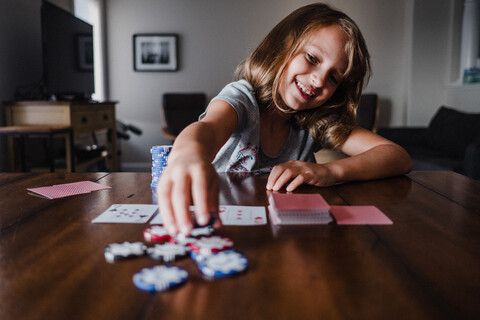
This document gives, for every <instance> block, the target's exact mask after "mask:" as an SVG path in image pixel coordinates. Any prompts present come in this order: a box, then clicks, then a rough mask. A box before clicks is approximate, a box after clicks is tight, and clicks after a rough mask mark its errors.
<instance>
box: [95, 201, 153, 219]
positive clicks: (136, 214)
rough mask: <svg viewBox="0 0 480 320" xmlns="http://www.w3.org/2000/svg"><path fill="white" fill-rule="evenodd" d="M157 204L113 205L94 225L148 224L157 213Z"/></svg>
mask: <svg viewBox="0 0 480 320" xmlns="http://www.w3.org/2000/svg"><path fill="white" fill-rule="evenodd" d="M157 209H158V206H157V205H155V204H113V205H111V206H110V208H108V209H107V210H106V211H104V212H103V213H102V214H100V215H99V216H98V217H96V218H95V219H93V220H92V222H93V223H146V222H147V221H148V220H149V219H150V218H151V217H152V215H153V214H154V213H155V212H156V211H157Z"/></svg>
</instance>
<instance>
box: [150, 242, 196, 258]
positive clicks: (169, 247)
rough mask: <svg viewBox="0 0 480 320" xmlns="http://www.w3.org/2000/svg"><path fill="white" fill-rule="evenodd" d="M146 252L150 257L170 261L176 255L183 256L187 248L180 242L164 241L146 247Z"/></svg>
mask: <svg viewBox="0 0 480 320" xmlns="http://www.w3.org/2000/svg"><path fill="white" fill-rule="evenodd" d="M147 254H148V255H149V256H150V258H152V259H155V260H163V261H165V262H171V261H174V260H175V259H176V258H177V257H184V256H185V255H186V254H187V249H186V248H185V246H183V245H181V244H175V243H165V244H157V245H155V246H154V247H151V248H147Z"/></svg>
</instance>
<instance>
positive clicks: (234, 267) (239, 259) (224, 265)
mask: <svg viewBox="0 0 480 320" xmlns="http://www.w3.org/2000/svg"><path fill="white" fill-rule="evenodd" d="M194 260H196V262H197V264H198V268H199V269H200V271H201V272H202V273H203V274H204V275H206V276H207V277H212V278H220V277H227V276H231V275H234V274H237V273H239V272H242V271H244V270H245V269H246V268H247V265H248V262H247V259H246V258H245V257H244V256H243V255H241V254H240V253H238V252H235V251H233V250H227V251H221V252H218V253H215V254H211V255H201V254H199V255H197V256H196V258H194Z"/></svg>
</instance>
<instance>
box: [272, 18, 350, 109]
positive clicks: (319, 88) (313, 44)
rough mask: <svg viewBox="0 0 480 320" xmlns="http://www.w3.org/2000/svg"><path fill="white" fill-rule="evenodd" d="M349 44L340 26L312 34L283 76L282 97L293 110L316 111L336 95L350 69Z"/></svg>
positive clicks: (320, 28)
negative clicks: (346, 71) (346, 70)
mask: <svg viewBox="0 0 480 320" xmlns="http://www.w3.org/2000/svg"><path fill="white" fill-rule="evenodd" d="M346 42H347V35H346V34H345V32H344V31H343V30H342V29H341V28H340V27H338V26H327V27H323V26H322V27H319V28H317V29H315V30H314V31H312V34H311V35H310V36H309V37H308V39H307V40H306V41H305V43H304V44H303V45H301V46H300V48H299V50H298V51H297V53H295V54H294V55H293V57H292V58H291V59H290V61H289V62H288V63H287V66H286V68H285V70H284V72H283V74H282V82H281V84H280V96H281V97H282V99H283V101H284V102H285V103H286V104H287V105H288V106H289V107H290V108H292V109H294V110H306V109H313V108H316V107H318V106H320V105H322V104H324V103H325V102H326V101H327V100H328V99H329V98H330V97H331V96H332V95H333V93H334V92H335V90H336V89H337V87H338V86H339V85H340V82H341V81H342V78H343V74H344V72H345V69H346V68H347V61H348V60H347V54H346V51H345V45H346Z"/></svg>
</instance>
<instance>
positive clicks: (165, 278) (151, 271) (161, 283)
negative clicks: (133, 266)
mask: <svg viewBox="0 0 480 320" xmlns="http://www.w3.org/2000/svg"><path fill="white" fill-rule="evenodd" d="M187 277H188V273H187V271H185V270H183V269H181V268H179V267H174V266H154V267H150V268H145V269H142V270H140V271H139V272H137V273H136V274H134V275H133V283H134V284H135V286H136V287H137V288H139V289H141V290H145V291H164V290H167V289H169V288H171V287H174V286H178V285H180V284H182V283H183V282H185V281H186V280H187Z"/></svg>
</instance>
